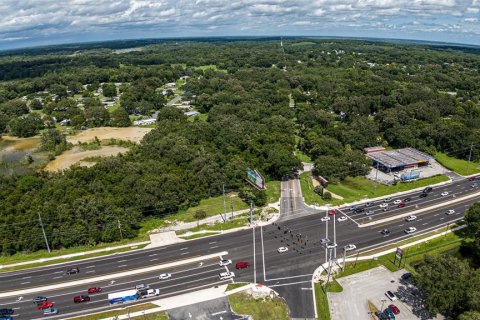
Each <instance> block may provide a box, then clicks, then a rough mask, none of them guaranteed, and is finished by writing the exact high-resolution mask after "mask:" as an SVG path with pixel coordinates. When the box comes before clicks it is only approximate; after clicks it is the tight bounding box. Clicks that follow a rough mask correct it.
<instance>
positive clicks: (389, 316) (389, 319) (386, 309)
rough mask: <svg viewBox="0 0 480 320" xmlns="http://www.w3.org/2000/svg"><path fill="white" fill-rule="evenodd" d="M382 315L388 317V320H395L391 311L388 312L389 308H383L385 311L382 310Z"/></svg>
mask: <svg viewBox="0 0 480 320" xmlns="http://www.w3.org/2000/svg"><path fill="white" fill-rule="evenodd" d="M383 313H384V314H385V315H386V316H387V317H388V320H395V314H394V313H393V311H392V310H390V308H388V307H387V308H385V310H383Z"/></svg>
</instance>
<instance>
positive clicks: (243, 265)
mask: <svg viewBox="0 0 480 320" xmlns="http://www.w3.org/2000/svg"><path fill="white" fill-rule="evenodd" d="M248 267H250V262H247V261H239V262H237V263H236V264H235V269H237V270H238V269H245V268H248Z"/></svg>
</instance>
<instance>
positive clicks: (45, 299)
mask: <svg viewBox="0 0 480 320" xmlns="http://www.w3.org/2000/svg"><path fill="white" fill-rule="evenodd" d="M47 300H48V298H47V297H43V296H38V297H35V298H33V299H32V301H33V302H34V303H36V304H39V303H42V301H47Z"/></svg>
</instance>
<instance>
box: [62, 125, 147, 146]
mask: <svg viewBox="0 0 480 320" xmlns="http://www.w3.org/2000/svg"><path fill="white" fill-rule="evenodd" d="M151 130H152V128H139V127H127V128H113V127H100V128H92V129H88V130H85V131H81V132H80V133H79V134H77V135H74V136H70V137H67V141H68V142H71V143H73V144H77V143H79V142H90V141H93V140H95V137H97V138H98V139H99V140H108V139H119V140H129V141H132V142H137V143H138V142H140V141H141V140H142V139H143V137H144V136H145V135H146V134H147V133H149V132H150V131H151Z"/></svg>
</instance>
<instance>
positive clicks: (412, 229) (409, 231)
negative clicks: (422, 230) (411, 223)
mask: <svg viewBox="0 0 480 320" xmlns="http://www.w3.org/2000/svg"><path fill="white" fill-rule="evenodd" d="M415 231H417V228H415V227H409V228H407V229H405V233H413V232H415Z"/></svg>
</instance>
